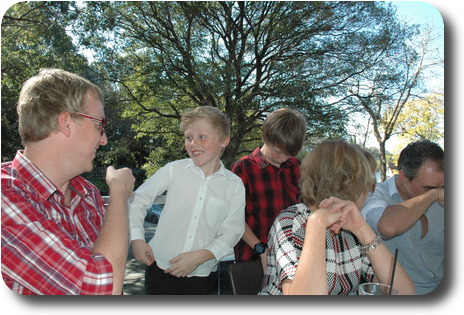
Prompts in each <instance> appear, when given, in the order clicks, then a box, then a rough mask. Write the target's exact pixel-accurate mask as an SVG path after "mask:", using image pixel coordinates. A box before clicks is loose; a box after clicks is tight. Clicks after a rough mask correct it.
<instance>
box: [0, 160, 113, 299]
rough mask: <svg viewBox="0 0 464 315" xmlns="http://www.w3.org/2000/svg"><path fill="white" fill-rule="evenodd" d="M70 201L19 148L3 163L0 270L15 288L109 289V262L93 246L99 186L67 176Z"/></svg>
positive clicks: (49, 291) (100, 211)
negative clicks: (0, 256)
mask: <svg viewBox="0 0 464 315" xmlns="http://www.w3.org/2000/svg"><path fill="white" fill-rule="evenodd" d="M69 187H70V189H71V203H70V206H67V205H65V204H64V195H63V194H62V192H61V191H59V190H58V189H57V188H56V186H55V185H54V184H53V183H52V182H51V181H50V180H49V179H48V178H47V177H46V176H45V175H44V174H43V173H42V172H41V171H40V170H39V169H38V168H37V167H36V166H35V165H34V164H33V163H32V162H31V161H30V160H29V159H27V158H26V157H25V156H24V155H23V154H22V152H21V151H19V152H18V153H17V154H16V157H15V159H14V160H13V161H12V162H7V163H2V205H1V208H2V247H1V248H2V276H3V279H4V281H5V283H6V284H7V286H8V287H9V288H10V289H11V290H13V291H14V292H16V293H19V294H27V295H29V294H41V295H42V294H43V295H60V294H67V295H70V294H111V292H112V288H113V274H112V266H111V264H110V263H109V261H108V260H107V259H105V258H104V257H103V256H101V255H92V248H93V246H94V243H95V241H96V239H97V237H98V234H99V231H100V229H101V227H102V224H103V218H104V214H105V213H104V206H103V200H102V198H101V196H100V193H99V191H98V189H97V188H96V187H95V186H94V185H92V184H91V183H90V182H88V181H87V180H85V179H84V178H82V177H76V178H74V179H72V180H71V181H70V184H69Z"/></svg>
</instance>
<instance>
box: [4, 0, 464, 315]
mask: <svg viewBox="0 0 464 315" xmlns="http://www.w3.org/2000/svg"><path fill="white" fill-rule="evenodd" d="M15 2H18V1H8V0H6V1H5V0H1V1H0V16H3V14H4V12H5V11H6V10H7V9H8V7H9V6H11V5H12V4H13V3H15ZM395 2H403V1H395ZM404 2H406V1H404ZM407 2H409V1H407ZM459 4H460V1H455V0H429V1H426V2H422V3H420V2H419V3H417V2H416V3H415V5H414V6H411V4H410V3H400V11H399V13H400V14H403V13H402V12H403V11H404V15H405V16H407V17H410V18H411V19H412V18H414V19H416V20H418V19H419V20H424V19H426V18H428V17H433V18H434V19H437V18H438V16H437V10H434V8H433V7H432V6H435V8H436V9H438V11H439V12H440V13H441V14H442V16H443V19H444V22H445V23H444V24H445V51H446V72H445V80H446V88H445V104H446V105H445V106H446V126H447V127H446V139H447V149H446V150H447V164H448V165H449V166H447V169H448V170H450V169H452V172H448V171H447V175H446V176H447V180H446V182H447V183H446V185H447V186H448V185H449V188H450V189H451V190H450V191H449V194H448V197H447V199H446V203H447V210H448V209H450V211H449V212H447V215H446V222H447V223H446V224H447V227H446V228H447V231H448V233H447V236H446V237H447V251H446V252H447V258H451V259H450V260H449V261H448V262H447V266H446V268H447V269H446V270H445V282H444V288H443V289H442V290H440V293H439V294H438V295H432V296H430V297H429V296H427V297H420V298H411V299H407V298H405V299H403V298H402V299H394V301H390V300H389V302H392V303H388V304H387V303H385V302H382V300H379V299H376V300H375V301H372V303H369V301H368V300H367V299H363V301H362V302H361V301H359V302H355V303H351V302H353V301H350V302H347V299H346V298H342V299H340V300H339V299H337V298H331V299H330V301H329V300H327V299H285V301H284V300H282V299H280V300H279V302H278V303H273V302H272V300H270V299H266V304H264V303H262V302H257V299H250V300H248V299H247V300H244V299H241V300H240V303H234V304H232V303H233V302H235V301H238V299H230V300H229V299H227V300H225V299H213V298H206V299H198V301H199V302H198V303H195V302H194V301H192V300H190V301H188V302H187V303H178V302H176V300H173V299H171V298H167V301H168V303H166V302H161V301H160V299H152V300H147V299H143V300H141V299H137V300H134V299H131V298H129V297H120V298H115V299H114V298H112V299H111V304H110V303H108V301H109V300H108V299H97V298H95V299H85V300H83V299H65V298H56V297H50V298H46V299H45V298H40V299H37V298H35V299H31V298H26V297H20V296H18V295H16V294H14V293H12V292H11V291H10V290H9V289H8V288H7V287H6V286H5V285H4V283H3V281H2V280H1V279H0V310H2V313H4V314H5V312H7V311H8V312H9V313H18V314H23V313H25V312H29V313H33V314H35V315H41V314H46V315H55V314H56V315H61V314H63V312H65V313H66V314H67V315H74V314H76V315H81V314H83V313H89V314H94V313H96V312H105V313H108V312H110V313H111V314H112V315H120V314H128V313H130V312H132V313H133V312H143V313H145V312H147V313H148V312H153V313H169V314H170V313H172V312H173V311H178V310H185V311H186V312H188V313H189V314H191V313H196V314H200V312H201V314H202V315H206V314H215V315H218V314H220V315H224V314H237V313H238V312H240V311H242V312H244V314H248V313H250V312H263V313H264V312H265V313H269V311H270V310H272V312H273V313H274V314H275V313H279V312H281V313H282V314H283V313H284V312H285V313H288V312H292V313H294V312H295V310H296V311H298V310H301V312H305V313H307V312H316V314H321V313H322V312H324V313H334V314H344V315H346V314H359V312H360V311H363V310H364V311H369V310H372V311H374V310H375V313H376V315H382V314H386V315H391V314H395V313H399V314H421V315H428V314H436V313H442V314H443V313H446V312H449V313H450V314H451V313H453V312H455V310H456V309H460V308H457V307H460V306H463V305H464V299H463V297H462V287H461V285H460V284H462V283H464V273H463V272H460V268H459V267H458V266H457V265H458V262H462V261H464V257H463V255H464V251H463V246H462V245H461V244H462V235H457V231H459V230H460V226H458V224H460V222H463V221H464V212H463V211H461V210H460V209H458V208H457V207H456V206H457V197H456V195H457V194H453V190H455V191H454V192H455V193H456V192H457V189H460V188H458V187H459V184H458V183H457V180H456V179H457V178H464V173H463V167H462V166H461V165H462V163H459V164H458V163H456V162H455V159H456V156H457V155H458V154H459V153H461V151H460V150H459V147H460V146H461V145H462V139H460V138H459V137H458V135H462V134H463V130H462V127H461V126H462V125H463V124H462V123H461V124H459V123H458V122H461V120H462V118H463V107H464V104H459V101H460V99H459V98H458V95H457V94H458V92H460V90H459V88H460V87H461V88H462V81H461V76H462V75H460V74H461V73H462V72H463V71H464V67H463V61H462V58H460V57H459V56H462V55H463V51H462V50H463V42H464V37H463V35H462V32H463V31H464V17H463V16H462V9H461V8H460V7H458V5H459ZM449 178H450V179H451V180H449ZM455 205H456V206H455ZM454 209H456V210H458V211H453V210H454ZM451 216H452V217H453V218H452V220H450V217H451ZM455 233H456V235H453V234H455ZM458 246H459V248H458ZM77 300H79V302H76V301H77ZM81 301H82V302H84V303H82V302H81ZM123 301H124V302H123ZM335 301H336V302H335ZM121 302H123V303H121ZM332 302H335V303H332ZM77 303H79V304H77ZM327 303H330V304H327ZM229 306H231V307H229ZM295 313H296V312H295Z"/></svg>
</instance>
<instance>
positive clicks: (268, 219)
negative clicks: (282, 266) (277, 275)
mask: <svg viewBox="0 0 464 315" xmlns="http://www.w3.org/2000/svg"><path fill="white" fill-rule="evenodd" d="M299 166H300V161H299V160H298V159H297V158H295V157H290V158H288V159H287V161H285V162H284V163H282V164H281V165H280V167H279V168H277V167H275V166H273V165H271V164H269V162H268V161H267V160H266V158H265V157H264V155H263V154H262V153H261V151H260V148H259V147H258V148H256V149H255V150H254V151H253V153H251V154H250V155H247V156H244V157H242V158H241V159H240V160H238V161H237V162H235V163H234V165H233V166H232V172H234V173H235V174H237V175H238V176H239V177H240V178H241V179H242V181H243V184H244V185H245V190H246V207H245V221H246V223H247V224H248V226H249V227H250V229H251V230H252V231H253V233H254V234H255V235H256V237H258V238H259V239H260V241H261V242H264V243H266V242H267V238H268V235H269V230H270V228H271V226H272V223H273V222H274V220H275V218H276V217H277V215H278V214H279V213H280V212H281V211H282V210H284V209H287V208H288V207H290V206H291V205H294V204H296V203H298V198H299V195H300V187H299V180H300V167H299ZM235 258H236V259H237V260H241V261H248V260H257V259H259V257H258V255H256V254H255V253H254V251H253V250H252V248H251V247H250V246H248V245H247V244H246V243H245V242H244V241H243V240H240V242H239V243H238V244H237V245H236V246H235Z"/></svg>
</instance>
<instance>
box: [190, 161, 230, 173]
mask: <svg viewBox="0 0 464 315" xmlns="http://www.w3.org/2000/svg"><path fill="white" fill-rule="evenodd" d="M219 163H220V167H219V170H217V171H216V172H215V173H213V174H212V175H216V174H217V175H222V176H227V170H226V167H225V166H224V163H222V161H221V160H219ZM185 168H193V169H196V170H197V171H196V172H199V173H200V174H203V176H204V173H203V171H202V170H201V167H199V166H196V165H195V163H193V160H192V159H188V163H187V164H186V165H185Z"/></svg>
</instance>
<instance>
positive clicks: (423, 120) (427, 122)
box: [396, 93, 445, 147]
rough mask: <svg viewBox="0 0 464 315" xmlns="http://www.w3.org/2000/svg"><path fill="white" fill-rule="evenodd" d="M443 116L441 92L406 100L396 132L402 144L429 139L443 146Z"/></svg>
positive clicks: (443, 108)
mask: <svg viewBox="0 0 464 315" xmlns="http://www.w3.org/2000/svg"><path fill="white" fill-rule="evenodd" d="M444 116H445V107H444V95H443V94H442V93H437V94H431V95H428V96H426V97H425V98H422V99H417V100H413V101H410V102H407V103H406V104H405V106H404V108H403V111H402V112H401V114H400V116H399V117H398V124H397V132H396V133H397V134H398V135H399V137H400V139H401V140H402V141H401V142H402V143H403V144H404V146H406V144H408V143H410V142H414V141H419V140H430V141H433V142H436V143H438V144H440V145H441V146H442V147H444V139H445V134H444V121H445V119H444Z"/></svg>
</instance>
